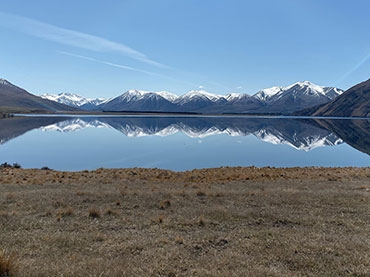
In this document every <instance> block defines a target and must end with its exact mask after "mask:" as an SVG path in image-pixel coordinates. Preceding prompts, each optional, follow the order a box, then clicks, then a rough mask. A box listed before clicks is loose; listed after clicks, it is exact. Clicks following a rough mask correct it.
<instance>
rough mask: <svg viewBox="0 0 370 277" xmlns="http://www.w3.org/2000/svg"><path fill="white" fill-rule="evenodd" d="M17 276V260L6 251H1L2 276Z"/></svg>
mask: <svg viewBox="0 0 370 277" xmlns="http://www.w3.org/2000/svg"><path fill="white" fill-rule="evenodd" d="M14 274H15V258H14V256H11V255H9V254H8V253H7V252H6V251H5V250H3V251H0V276H1V277H10V276H14Z"/></svg>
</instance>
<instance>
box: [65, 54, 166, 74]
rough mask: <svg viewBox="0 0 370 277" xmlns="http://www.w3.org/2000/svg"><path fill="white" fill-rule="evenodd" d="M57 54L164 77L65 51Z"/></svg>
mask: <svg viewBox="0 0 370 277" xmlns="http://www.w3.org/2000/svg"><path fill="white" fill-rule="evenodd" d="M58 53H59V54H62V55H66V56H71V57H74V58H79V59H83V60H88V61H91V62H95V63H100V64H105V65H109V66H113V67H117V68H121V69H126V70H131V71H135V72H141V73H145V74H148V75H154V76H159V77H165V76H162V75H160V74H157V73H154V72H151V71H147V70H142V69H139V68H134V67H131V66H126V65H122V64H117V63H111V62H107V61H102V60H98V59H95V58H92V57H87V56H83V55H78V54H74V53H69V52H65V51H58Z"/></svg>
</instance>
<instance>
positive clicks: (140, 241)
mask: <svg viewBox="0 0 370 277" xmlns="http://www.w3.org/2000/svg"><path fill="white" fill-rule="evenodd" d="M0 230H1V232H0V276H1V274H2V272H1V268H3V269H2V270H3V275H4V276H6V274H8V273H5V274H4V272H5V271H4V270H5V269H9V275H10V276H370V168H341V169H338V168H290V169H274V168H261V169H259V168H253V167H251V168H219V169H208V170H195V171H189V172H180V173H176V172H171V171H163V170H157V169H117V170H110V169H99V170H96V171H84V172H57V171H51V170H23V169H14V168H4V169H1V170H0Z"/></svg>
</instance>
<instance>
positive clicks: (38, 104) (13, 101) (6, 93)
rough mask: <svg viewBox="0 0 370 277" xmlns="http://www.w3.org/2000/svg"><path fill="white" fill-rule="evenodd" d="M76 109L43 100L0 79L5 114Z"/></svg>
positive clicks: (0, 101)
mask: <svg viewBox="0 0 370 277" xmlns="http://www.w3.org/2000/svg"><path fill="white" fill-rule="evenodd" d="M76 110H77V109H76V108H73V107H70V106H67V105H64V104H60V103H57V102H54V101H51V100H47V99H42V98H41V97H38V96H36V95H33V94H31V93H29V92H28V91H26V90H24V89H22V88H20V87H17V86H15V85H13V84H12V83H10V82H8V81H7V80H5V79H0V111H3V112H64V111H76Z"/></svg>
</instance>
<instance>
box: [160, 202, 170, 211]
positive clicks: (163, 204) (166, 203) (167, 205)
mask: <svg viewBox="0 0 370 277" xmlns="http://www.w3.org/2000/svg"><path fill="white" fill-rule="evenodd" d="M170 206H171V201H170V200H163V201H161V203H159V208H160V209H161V210H164V209H166V208H168V207H170Z"/></svg>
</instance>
